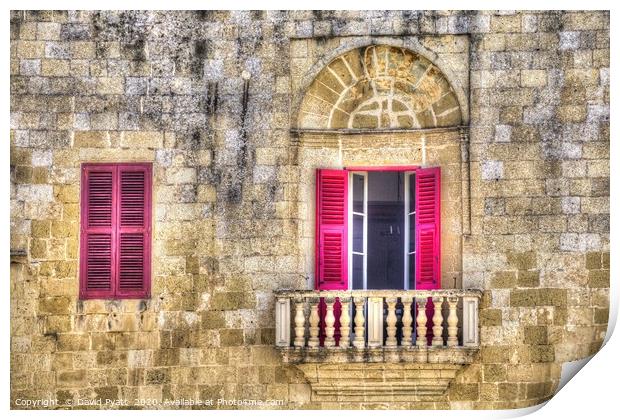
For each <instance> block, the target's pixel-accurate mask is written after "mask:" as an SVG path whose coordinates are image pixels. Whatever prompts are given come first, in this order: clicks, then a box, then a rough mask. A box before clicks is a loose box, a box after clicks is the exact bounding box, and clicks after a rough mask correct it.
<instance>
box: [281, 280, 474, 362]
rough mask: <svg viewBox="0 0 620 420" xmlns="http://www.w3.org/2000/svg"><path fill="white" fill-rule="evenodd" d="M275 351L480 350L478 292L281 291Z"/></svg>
mask: <svg viewBox="0 0 620 420" xmlns="http://www.w3.org/2000/svg"><path fill="white" fill-rule="evenodd" d="M275 294H276V346H277V347H279V348H293V349H308V350H312V349H320V348H322V349H332V350H338V349H352V350H364V349H380V348H383V349H424V348H459V347H464V348H477V347H478V346H479V339H478V303H479V300H480V297H481V292H480V291H478V290H457V289H445V290H348V291H336V290H330V291H314V290H278V291H276V292H275Z"/></svg>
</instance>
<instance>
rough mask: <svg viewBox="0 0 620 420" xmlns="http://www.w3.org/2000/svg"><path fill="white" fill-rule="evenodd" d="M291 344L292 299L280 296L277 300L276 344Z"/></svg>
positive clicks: (284, 345)
mask: <svg viewBox="0 0 620 420" xmlns="http://www.w3.org/2000/svg"><path fill="white" fill-rule="evenodd" d="M290 345H291V300H290V299H289V298H288V297H286V298H281V297H279V298H278V299H277V300H276V346H277V347H289V346H290Z"/></svg>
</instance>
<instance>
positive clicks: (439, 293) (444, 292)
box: [274, 289, 482, 299]
mask: <svg viewBox="0 0 620 420" xmlns="http://www.w3.org/2000/svg"><path fill="white" fill-rule="evenodd" d="M274 294H275V296H276V297H277V298H282V299H286V298H288V299H301V298H316V297H326V298H335V297H342V298H344V297H353V298H354V297H369V298H385V297H401V298H402V297H411V298H422V297H474V298H480V297H482V290H479V289H436V290H393V289H390V290H295V289H277V290H275V291H274Z"/></svg>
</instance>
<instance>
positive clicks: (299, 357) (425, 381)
mask: <svg viewBox="0 0 620 420" xmlns="http://www.w3.org/2000/svg"><path fill="white" fill-rule="evenodd" d="M476 352H477V350H476V349H463V348H459V349H445V348H442V349H433V348H424V349H414V350H413V351H411V350H409V351H397V350H388V349H366V350H364V351H359V350H355V349H347V350H341V351H337V352H334V350H330V351H324V350H322V349H314V350H310V351H309V350H305V351H304V350H290V349H286V350H282V355H283V358H284V360H285V362H288V363H292V364H294V365H295V366H296V367H297V368H298V369H299V370H301V372H303V374H304V376H305V378H306V380H307V381H308V383H309V384H310V387H311V388H312V400H313V401H372V400H373V399H376V400H377V401H378V400H385V398H389V399H390V400H391V401H433V400H437V398H439V397H441V396H443V395H444V394H445V392H446V390H447V389H448V387H449V386H450V383H451V382H452V381H453V380H454V378H455V377H456V375H457V373H458V371H459V370H460V369H462V368H463V366H465V365H467V364H469V363H471V362H472V361H473V358H474V356H475V354H476ZM416 359H417V360H416Z"/></svg>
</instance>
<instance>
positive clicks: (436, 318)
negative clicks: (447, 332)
mask: <svg viewBox="0 0 620 420" xmlns="http://www.w3.org/2000/svg"><path fill="white" fill-rule="evenodd" d="M442 303H443V297H434V298H433V305H434V307H435V309H434V311H433V346H443V315H442V314H441V304H442Z"/></svg>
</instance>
